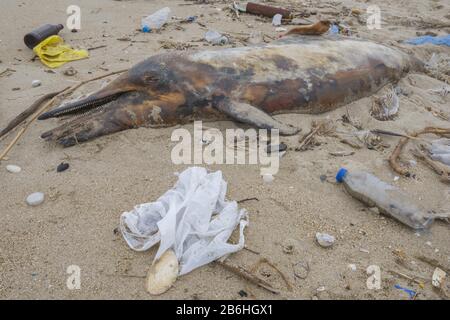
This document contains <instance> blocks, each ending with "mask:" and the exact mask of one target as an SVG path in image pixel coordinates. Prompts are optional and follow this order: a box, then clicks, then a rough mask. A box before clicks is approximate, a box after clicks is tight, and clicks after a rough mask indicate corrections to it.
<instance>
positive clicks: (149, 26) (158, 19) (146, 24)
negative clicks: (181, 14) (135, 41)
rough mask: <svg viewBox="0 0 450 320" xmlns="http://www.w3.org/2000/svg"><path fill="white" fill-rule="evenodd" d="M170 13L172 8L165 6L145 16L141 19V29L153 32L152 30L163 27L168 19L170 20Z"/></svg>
mask: <svg viewBox="0 0 450 320" xmlns="http://www.w3.org/2000/svg"><path fill="white" fill-rule="evenodd" d="M170 13H171V11H170V8H169V7H165V8H162V9H161V10H158V11H156V12H155V13H154V14H152V15H149V16H147V17H145V18H143V19H142V21H141V30H142V31H143V32H151V31H152V30H158V29H161V27H162V26H163V25H164V24H165V23H166V22H167V20H169V16H170Z"/></svg>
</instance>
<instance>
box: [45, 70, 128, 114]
mask: <svg viewBox="0 0 450 320" xmlns="http://www.w3.org/2000/svg"><path fill="white" fill-rule="evenodd" d="M130 91H135V89H133V88H131V87H130V86H128V85H127V84H126V83H124V81H123V78H122V77H119V78H118V79H117V80H115V81H113V82H111V83H110V84H109V85H108V86H106V87H105V88H103V89H101V90H99V91H97V92H96V93H94V94H92V95H90V96H89V97H87V98H85V99H81V100H79V101H76V102H73V103H68V104H65V105H62V106H60V107H58V108H56V109H53V110H51V111H48V112H45V113H43V114H42V115H40V116H39V118H38V119H39V120H46V119H49V118H56V117H61V116H65V115H69V114H74V113H82V112H86V111H89V110H92V109H94V108H97V107H100V106H103V105H105V104H107V103H109V102H111V101H114V100H116V99H117V98H118V97H119V96H120V95H122V94H124V93H126V92H130Z"/></svg>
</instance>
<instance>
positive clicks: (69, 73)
mask: <svg viewBox="0 0 450 320" xmlns="http://www.w3.org/2000/svg"><path fill="white" fill-rule="evenodd" d="M63 73H64V75H65V76H68V77H72V76H74V75H76V74H77V73H78V71H77V70H75V68H74V67H70V68H67V69H66V70H64V72H63Z"/></svg>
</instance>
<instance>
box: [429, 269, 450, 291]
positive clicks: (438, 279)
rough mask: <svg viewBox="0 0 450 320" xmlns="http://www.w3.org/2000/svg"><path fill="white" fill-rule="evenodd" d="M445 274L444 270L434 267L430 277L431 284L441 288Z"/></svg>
mask: <svg viewBox="0 0 450 320" xmlns="http://www.w3.org/2000/svg"><path fill="white" fill-rule="evenodd" d="M446 276H447V273H445V271H444V270H442V269H440V268H436V269H434V272H433V276H432V278H431V284H432V285H433V287H436V288H442V285H443V284H444V281H445V277H446Z"/></svg>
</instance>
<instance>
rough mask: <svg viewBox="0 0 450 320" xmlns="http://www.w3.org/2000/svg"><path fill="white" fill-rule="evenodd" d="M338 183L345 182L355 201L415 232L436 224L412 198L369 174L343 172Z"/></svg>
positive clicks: (337, 178)
mask: <svg viewBox="0 0 450 320" xmlns="http://www.w3.org/2000/svg"><path fill="white" fill-rule="evenodd" d="M336 180H337V181H338V182H342V183H343V184H344V186H345V188H346V189H347V191H348V192H349V193H350V194H351V195H352V196H353V197H355V198H356V199H358V200H360V201H362V202H363V203H365V204H366V205H368V206H369V207H377V208H378V209H379V210H380V212H381V213H383V214H385V215H388V216H391V217H392V218H394V219H397V220H398V221H400V222H402V223H404V224H406V225H407V226H409V227H411V228H413V229H417V230H421V229H426V228H428V227H429V226H430V225H431V223H432V222H433V217H432V215H431V214H430V213H428V212H427V211H426V210H425V209H424V208H422V207H421V206H419V205H418V204H417V203H416V202H415V201H414V200H413V199H412V198H411V197H409V196H408V195H406V194H405V193H403V192H402V191H401V190H400V189H398V188H396V187H394V186H392V185H390V184H387V183H386V182H384V181H381V180H380V179H378V178H377V177H375V176H374V175H372V174H370V173H367V172H348V170H347V169H344V168H342V169H340V170H339V172H338V173H337V175H336Z"/></svg>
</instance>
